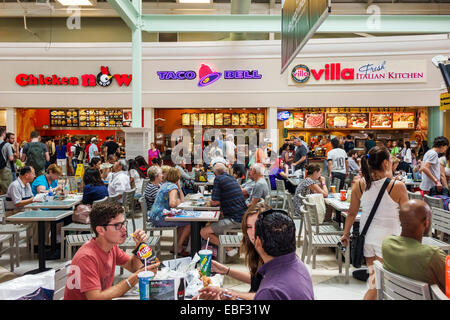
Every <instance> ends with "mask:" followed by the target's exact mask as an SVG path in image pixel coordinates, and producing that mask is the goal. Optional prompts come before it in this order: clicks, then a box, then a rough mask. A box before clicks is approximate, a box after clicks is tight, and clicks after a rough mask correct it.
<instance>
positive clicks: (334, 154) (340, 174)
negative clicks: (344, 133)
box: [327, 138, 348, 189]
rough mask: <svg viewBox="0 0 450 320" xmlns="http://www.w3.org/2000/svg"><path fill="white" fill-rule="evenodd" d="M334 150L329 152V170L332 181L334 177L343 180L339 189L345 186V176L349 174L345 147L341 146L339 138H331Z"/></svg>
mask: <svg viewBox="0 0 450 320" xmlns="http://www.w3.org/2000/svg"><path fill="white" fill-rule="evenodd" d="M331 145H332V146H333V150H331V151H330V152H328V157H327V161H328V172H329V175H330V183H332V181H333V179H334V178H338V179H339V180H341V183H340V185H339V189H343V188H344V183H345V178H346V176H347V175H348V158H347V154H346V153H345V150H344V149H341V148H340V143H339V139H338V138H333V139H331Z"/></svg>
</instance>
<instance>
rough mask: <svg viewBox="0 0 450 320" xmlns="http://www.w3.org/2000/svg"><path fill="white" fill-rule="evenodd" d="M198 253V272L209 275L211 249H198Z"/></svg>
mask: <svg viewBox="0 0 450 320" xmlns="http://www.w3.org/2000/svg"><path fill="white" fill-rule="evenodd" d="M198 255H199V256H200V272H201V273H202V275H204V276H208V277H209V276H210V275H211V259H212V251H211V250H206V249H205V250H200V251H199V252H198Z"/></svg>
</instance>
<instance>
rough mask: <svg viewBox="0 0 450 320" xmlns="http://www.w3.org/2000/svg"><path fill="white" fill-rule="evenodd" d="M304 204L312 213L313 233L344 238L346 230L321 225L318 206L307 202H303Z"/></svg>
mask: <svg viewBox="0 0 450 320" xmlns="http://www.w3.org/2000/svg"><path fill="white" fill-rule="evenodd" d="M303 204H304V206H305V208H306V210H307V211H308V212H309V213H310V217H311V225H312V227H313V229H312V230H313V232H314V234H316V235H324V234H334V235H340V236H342V235H343V234H344V230H342V229H341V228H339V227H338V226H336V225H335V224H322V223H321V224H319V216H318V212H317V205H316V204H315V203H310V202H308V201H307V200H303Z"/></svg>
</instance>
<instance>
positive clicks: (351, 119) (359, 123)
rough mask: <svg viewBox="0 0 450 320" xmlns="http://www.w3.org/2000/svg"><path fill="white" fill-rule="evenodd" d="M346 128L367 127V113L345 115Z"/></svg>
mask: <svg viewBox="0 0 450 320" xmlns="http://www.w3.org/2000/svg"><path fill="white" fill-rule="evenodd" d="M347 119H348V125H347V127H348V128H358V129H365V128H368V127H369V114H368V113H349V114H347Z"/></svg>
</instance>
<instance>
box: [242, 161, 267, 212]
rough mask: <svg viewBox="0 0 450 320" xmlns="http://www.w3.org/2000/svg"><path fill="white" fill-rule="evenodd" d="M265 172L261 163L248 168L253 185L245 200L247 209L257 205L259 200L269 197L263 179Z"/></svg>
mask: <svg viewBox="0 0 450 320" xmlns="http://www.w3.org/2000/svg"><path fill="white" fill-rule="evenodd" d="M265 170H266V168H265V167H264V165H263V164H261V163H255V164H253V165H252V167H251V168H250V172H251V173H252V180H253V181H255V184H254V186H253V188H252V190H251V192H250V193H249V196H248V199H247V205H248V207H251V206H253V205H255V204H257V203H258V202H260V201H261V200H265V199H266V197H267V196H268V195H269V186H268V185H267V182H266V179H265V178H264V171H265Z"/></svg>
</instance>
